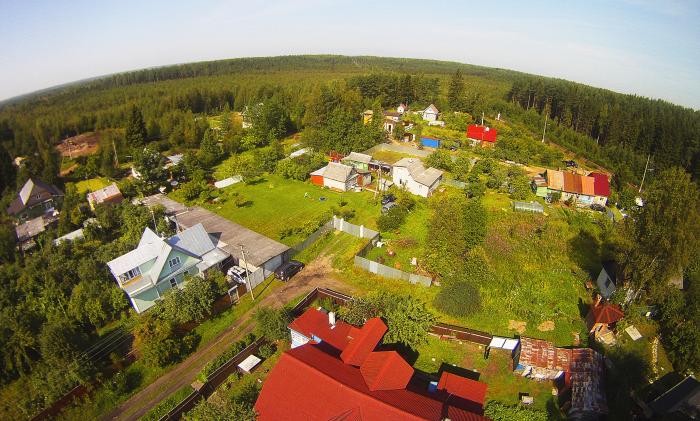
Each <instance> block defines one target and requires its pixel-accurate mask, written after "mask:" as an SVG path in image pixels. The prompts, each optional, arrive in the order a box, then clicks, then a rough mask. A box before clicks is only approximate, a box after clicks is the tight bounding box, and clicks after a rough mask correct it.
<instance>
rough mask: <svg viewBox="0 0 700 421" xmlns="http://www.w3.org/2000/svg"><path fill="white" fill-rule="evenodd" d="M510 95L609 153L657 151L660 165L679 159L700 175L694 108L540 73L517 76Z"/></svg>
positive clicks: (698, 118) (699, 119)
mask: <svg viewBox="0 0 700 421" xmlns="http://www.w3.org/2000/svg"><path fill="white" fill-rule="evenodd" d="M508 99H509V100H510V101H512V102H513V103H516V104H518V105H520V106H521V107H522V108H524V109H526V110H529V109H534V110H536V111H537V113H539V114H541V115H547V116H549V117H548V118H550V119H552V120H553V121H555V122H557V123H558V124H559V125H560V126H561V127H564V128H568V129H571V130H573V131H574V132H576V133H579V134H583V135H585V136H587V137H589V138H590V139H595V143H597V144H599V145H600V146H601V147H602V149H603V151H605V152H606V154H607V155H612V154H618V153H620V152H621V151H625V150H631V151H634V153H635V154H637V155H643V156H646V155H647V154H651V155H652V157H653V162H654V163H655V165H657V166H661V167H663V168H667V167H671V166H673V165H678V166H682V167H684V168H686V169H687V170H692V171H694V173H695V177H696V178H697V177H698V176H699V175H700V169H698V167H700V113H698V112H697V111H694V110H692V109H689V108H684V107H681V106H678V105H674V104H671V103H668V102H666V101H662V100H651V99H648V98H643V97H638V96H634V95H622V94H618V93H614V92H611V91H607V90H604V89H599V88H593V87H590V86H585V85H581V84H577V83H573V82H568V81H564V80H558V79H548V78H543V77H535V76H528V77H520V78H518V79H516V80H515V81H514V82H513V87H512V88H511V90H510V92H509V93H508Z"/></svg>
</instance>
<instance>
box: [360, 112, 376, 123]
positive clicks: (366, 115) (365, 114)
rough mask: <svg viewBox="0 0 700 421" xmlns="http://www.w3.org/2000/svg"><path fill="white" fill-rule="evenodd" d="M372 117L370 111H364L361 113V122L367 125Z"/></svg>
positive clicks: (372, 113)
mask: <svg viewBox="0 0 700 421" xmlns="http://www.w3.org/2000/svg"><path fill="white" fill-rule="evenodd" d="M373 115H374V111H372V110H365V111H364V112H363V113H362V122H363V123H364V124H368V123H371V122H372V116H373Z"/></svg>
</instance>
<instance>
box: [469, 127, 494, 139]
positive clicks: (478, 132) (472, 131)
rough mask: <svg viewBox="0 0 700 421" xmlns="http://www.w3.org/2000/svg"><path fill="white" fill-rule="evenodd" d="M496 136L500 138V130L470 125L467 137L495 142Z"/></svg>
mask: <svg viewBox="0 0 700 421" xmlns="http://www.w3.org/2000/svg"><path fill="white" fill-rule="evenodd" d="M496 136H498V130H496V129H492V128H490V127H486V126H481V125H479V124H470V125H469V126H467V137H468V138H469V139H474V140H485V141H487V142H495V141H496Z"/></svg>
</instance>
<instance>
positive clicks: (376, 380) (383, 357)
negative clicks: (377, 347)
mask: <svg viewBox="0 0 700 421" xmlns="http://www.w3.org/2000/svg"><path fill="white" fill-rule="evenodd" d="M360 373H361V374H362V377H363V378H364V379H365V383H366V384H367V387H368V388H369V390H395V389H405V388H406V385H407V384H408V382H409V380H411V377H413V367H411V366H410V365H409V364H408V363H407V362H406V360H404V359H403V358H401V356H400V355H399V353H398V352H396V351H383V352H372V353H370V354H369V356H368V357H367V358H366V359H365V362H363V363H362V365H361V366H360Z"/></svg>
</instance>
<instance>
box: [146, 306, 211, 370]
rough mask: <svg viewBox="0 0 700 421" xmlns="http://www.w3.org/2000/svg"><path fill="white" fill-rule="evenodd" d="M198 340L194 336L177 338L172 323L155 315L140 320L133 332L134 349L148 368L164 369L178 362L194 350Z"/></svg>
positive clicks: (188, 335)
mask: <svg viewBox="0 0 700 421" xmlns="http://www.w3.org/2000/svg"><path fill="white" fill-rule="evenodd" d="M198 340H199V337H197V336H196V335H194V334H187V335H185V336H183V337H178V335H177V334H176V333H175V331H174V329H173V325H172V323H170V322H168V321H167V320H162V319H159V318H157V317H155V315H146V316H145V317H143V318H142V319H140V320H139V323H138V325H137V326H136V329H135V330H134V347H135V348H136V349H137V350H138V351H139V353H140V354H141V356H142V358H143V361H144V363H145V364H146V365H148V366H150V367H165V366H167V365H169V364H172V363H174V362H177V361H179V360H180V359H181V358H182V357H184V356H185V355H187V354H189V353H190V352H191V351H192V350H193V349H194V348H195V346H196V345H197V342H198Z"/></svg>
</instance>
